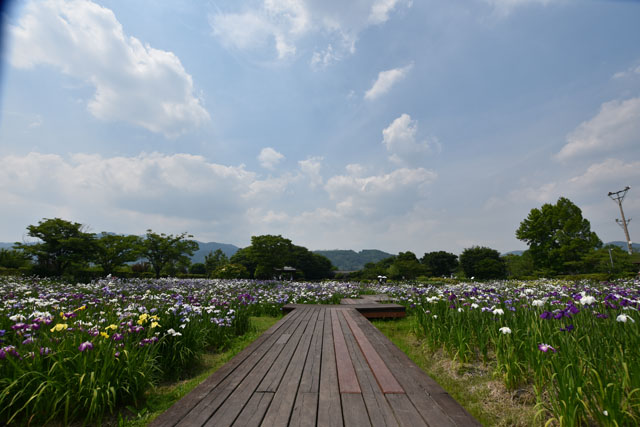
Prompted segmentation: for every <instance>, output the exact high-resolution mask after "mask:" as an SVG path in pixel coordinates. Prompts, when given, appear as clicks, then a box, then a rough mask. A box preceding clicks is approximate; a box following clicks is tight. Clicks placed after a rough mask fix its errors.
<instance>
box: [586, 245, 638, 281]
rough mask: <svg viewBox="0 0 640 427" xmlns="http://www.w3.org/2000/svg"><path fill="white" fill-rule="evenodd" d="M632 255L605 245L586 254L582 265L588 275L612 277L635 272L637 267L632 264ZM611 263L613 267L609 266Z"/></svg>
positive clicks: (616, 247)
mask: <svg viewBox="0 0 640 427" xmlns="http://www.w3.org/2000/svg"><path fill="white" fill-rule="evenodd" d="M632 259H633V258H632V255H629V253H628V252H627V251H625V250H623V249H621V248H620V247H618V246H614V245H607V246H605V247H603V248H600V249H598V250H594V251H591V252H589V253H588V254H586V255H585V256H584V257H583V259H582V263H583V266H584V270H585V271H587V272H589V273H610V274H613V275H616V274H621V273H626V272H635V271H636V270H637V267H636V266H635V265H634V264H633V262H632ZM612 262H613V265H611V264H612Z"/></svg>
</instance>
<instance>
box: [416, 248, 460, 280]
mask: <svg viewBox="0 0 640 427" xmlns="http://www.w3.org/2000/svg"><path fill="white" fill-rule="evenodd" d="M420 262H421V263H422V264H423V265H424V266H426V267H427V269H428V270H429V273H430V274H431V275H432V276H439V277H441V276H449V275H450V274H451V273H453V272H454V271H455V269H456V268H458V255H456V254H452V253H449V252H445V251H437V252H429V253H425V254H424V255H423V257H422V259H421V260H420Z"/></svg>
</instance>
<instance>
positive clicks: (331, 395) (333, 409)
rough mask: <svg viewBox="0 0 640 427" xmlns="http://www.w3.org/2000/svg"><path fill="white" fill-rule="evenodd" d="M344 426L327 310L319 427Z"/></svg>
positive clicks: (321, 371)
mask: <svg viewBox="0 0 640 427" xmlns="http://www.w3.org/2000/svg"><path fill="white" fill-rule="evenodd" d="M342 425H343V423H342V401H341V399H340V389H339V387H338V373H337V367H336V356H335V350H334V347H333V328H332V325H331V314H330V311H329V309H325V316H324V326H323V330H322V364H321V368H320V392H319V394H318V426H322V427H324V426H330V427H341V426H342Z"/></svg>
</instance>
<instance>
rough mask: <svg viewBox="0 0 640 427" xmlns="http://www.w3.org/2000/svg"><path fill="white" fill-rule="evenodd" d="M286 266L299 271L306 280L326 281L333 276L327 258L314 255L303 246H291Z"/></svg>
mask: <svg viewBox="0 0 640 427" xmlns="http://www.w3.org/2000/svg"><path fill="white" fill-rule="evenodd" d="M286 264H287V265H289V266H291V267H295V268H296V269H297V270H298V271H301V272H302V275H303V276H304V278H305V279H307V280H320V279H326V278H329V277H332V275H333V264H331V261H329V258H327V257H325V256H323V255H320V254H315V253H313V252H311V251H310V250H308V249H307V248H305V247H303V246H296V245H292V247H291V253H290V254H289V259H288V260H287V262H286Z"/></svg>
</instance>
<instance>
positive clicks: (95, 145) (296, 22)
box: [0, 0, 640, 256]
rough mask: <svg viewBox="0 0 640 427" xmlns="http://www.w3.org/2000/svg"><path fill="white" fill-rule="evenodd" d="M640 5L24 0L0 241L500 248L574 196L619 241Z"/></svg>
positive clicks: (637, 70)
mask: <svg viewBox="0 0 640 427" xmlns="http://www.w3.org/2000/svg"><path fill="white" fill-rule="evenodd" d="M638 22H640V2H639V1H630V0H627V1H614V0H460V1H428V0H424V1H411V0H368V1H365V0H354V1H351V2H343V1H338V0H255V1H246V2H245V1H230V0H229V1H208V2H206V1H205V2H191V1H186V0H184V1H173V2H156V1H151V0H140V1H112V0H105V1H95V2H91V1H62V0H48V1H32V2H20V3H17V2H15V3H13V5H12V7H10V8H9V9H8V11H6V12H5V16H4V28H3V29H4V34H3V39H4V47H3V51H2V55H3V58H2V65H3V70H2V78H1V81H0V90H1V92H0V199H1V200H2V221H0V241H21V240H23V239H28V237H27V236H26V234H25V233H26V227H27V226H28V225H29V224H36V223H37V222H38V221H39V220H41V219H42V218H52V217H61V218H64V219H68V220H72V221H75V222H80V223H82V224H86V226H87V227H88V229H89V230H91V231H94V232H100V231H113V232H121V233H132V234H143V233H144V231H145V230H146V229H148V228H151V229H153V230H154V231H158V232H165V233H180V232H183V231H187V232H189V233H192V234H193V235H194V236H195V237H196V238H197V239H198V240H202V241H218V242H224V243H232V244H235V245H238V246H246V245H248V244H249V242H250V238H251V236H252V235H258V234H281V235H283V236H285V237H288V238H290V239H292V240H293V242H294V243H296V244H299V245H303V246H306V247H308V248H310V249H356V250H359V249H365V248H377V249H382V250H386V251H389V252H398V251H405V250H411V251H414V252H415V253H416V254H417V255H418V256H421V255H422V254H423V253H425V252H429V251H434V250H447V251H451V252H454V253H460V252H461V251H462V250H463V249H464V248H466V247H470V246H472V245H482V246H489V247H492V248H495V249H498V250H500V251H508V250H515V249H523V248H525V245H524V243H522V242H520V241H518V240H517V239H516V238H515V230H516V229H517V228H518V225H519V223H520V221H522V220H523V219H524V218H525V217H526V215H527V214H528V212H529V211H530V210H531V209H532V208H536V207H540V206H541V205H542V204H544V203H555V202H556V201H557V199H558V198H559V197H561V196H564V197H568V198H569V199H571V200H572V201H573V202H574V203H576V204H577V205H578V206H579V207H580V208H581V209H582V211H583V215H584V216H585V217H586V218H587V219H589V220H590V221H591V225H592V229H593V230H594V231H595V232H596V233H598V235H599V236H600V237H601V239H602V240H603V241H605V242H606V241H611V240H623V236H624V235H623V233H622V230H621V229H620V228H619V227H618V226H617V225H616V223H615V222H614V219H615V218H616V217H618V216H619V213H618V210H617V206H616V205H615V204H614V203H613V202H612V201H611V200H610V199H609V198H608V197H607V193H608V192H609V191H617V190H620V189H622V188H623V187H624V186H626V185H630V186H631V187H632V188H631V190H630V192H629V193H628V195H627V198H626V199H625V201H624V207H625V213H626V215H627V217H632V218H633V217H634V216H635V217H638V221H640V216H639V215H638V213H639V212H640V196H639V194H640V25H638ZM630 233H631V238H632V239H633V238H634V236H635V235H636V234H638V233H640V229H638V228H637V227H636V226H635V220H634V221H632V222H631V224H630ZM638 239H640V237H636V240H638Z"/></svg>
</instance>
